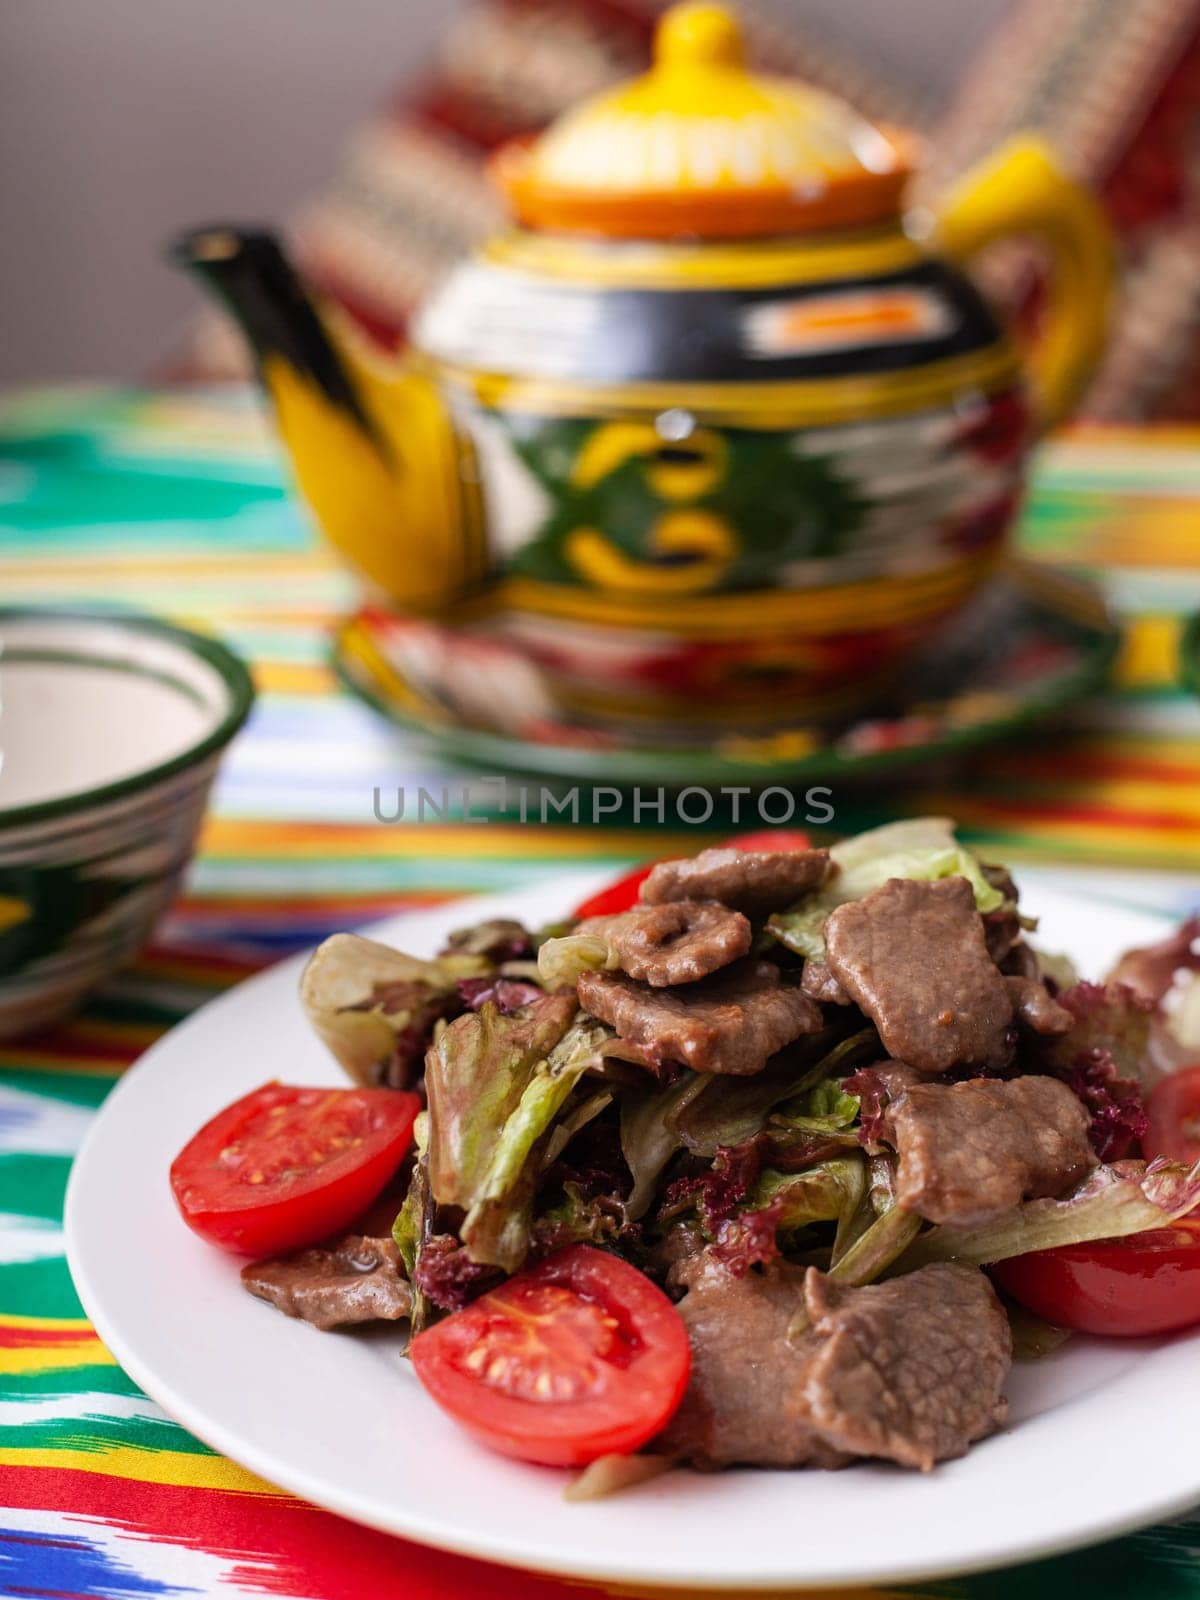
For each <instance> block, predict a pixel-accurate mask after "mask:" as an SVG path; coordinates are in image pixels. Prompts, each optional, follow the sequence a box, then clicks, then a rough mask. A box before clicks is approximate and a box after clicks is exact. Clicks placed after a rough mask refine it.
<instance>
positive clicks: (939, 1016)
mask: <svg viewBox="0 0 1200 1600" xmlns="http://www.w3.org/2000/svg"><path fill="white" fill-rule="evenodd" d="M825 949H826V960H827V962H828V965H829V969H830V971H831V972H832V973H833V975H834V977H835V978H836V979H837V981H838V982H839V983H840V984H841V986H842V988H843V989H844V990H845V991H846V993H847V994H848V995H849V996H850V998H851V999H852V1000H853V1001H855V1002H856V1003H857V1004H858V1005H859V1006H861V1008H862V1009H863V1011H865V1012H866V1014H867V1016H869V1017H870V1019H871V1021H872V1022H873V1023H874V1024H875V1026H876V1027H877V1028H878V1029H879V1037H880V1038H881V1039H882V1040H883V1043H884V1046H885V1048H886V1049H887V1051H888V1053H889V1055H892V1056H894V1057H895V1058H896V1060H898V1061H904V1062H906V1063H907V1064H908V1065H909V1066H910V1067H915V1068H916V1070H917V1071H918V1072H923V1073H925V1074H926V1075H927V1076H929V1077H935V1076H937V1075H939V1074H941V1073H943V1072H948V1071H950V1069H951V1068H952V1067H962V1066H970V1067H982V1068H997V1067H1002V1066H1004V1065H1006V1064H1007V1063H1008V1061H1009V1060H1010V1059H1011V1056H1012V1050H1013V1044H1014V1035H1015V1029H1014V1026H1013V1009H1012V1001H1011V999H1010V998H1009V993H1008V990H1007V989H1006V988H1005V986H1004V979H1003V978H1002V977H1001V975H1000V973H999V972H998V971H997V970H996V965H995V963H994V962H993V960H992V958H991V956H990V955H989V954H988V951H987V946H986V945H985V943H984V938H983V922H982V920H981V918H980V916H979V913H978V911H977V910H976V909H975V896H974V894H973V893H972V890H971V885H970V884H969V883H968V882H967V880H966V879H965V878H957V877H956V878H942V879H940V880H939V881H937V882H935V883H919V882H915V881H913V880H912V879H909V878H891V879H889V880H888V882H887V883H886V884H884V886H883V887H882V888H881V889H876V890H875V891H874V892H873V893H871V894H869V895H867V896H866V898H865V899H863V900H856V901H851V902H850V903H849V904H847V905H843V906H838V908H837V909H836V910H835V911H832V912H831V913H830V915H829V919H828V921H827V922H826V924H825Z"/></svg>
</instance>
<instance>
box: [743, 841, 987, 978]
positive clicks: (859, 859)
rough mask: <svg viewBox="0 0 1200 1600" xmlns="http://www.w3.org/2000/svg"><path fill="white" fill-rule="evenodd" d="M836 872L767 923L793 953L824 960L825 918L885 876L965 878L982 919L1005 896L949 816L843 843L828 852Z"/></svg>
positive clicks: (876, 885)
mask: <svg viewBox="0 0 1200 1600" xmlns="http://www.w3.org/2000/svg"><path fill="white" fill-rule="evenodd" d="M829 858H830V861H831V862H832V863H833V866H834V868H835V870H833V871H832V872H831V873H830V877H829V881H828V882H827V884H826V885H825V887H824V888H823V889H821V890H819V891H818V892H817V893H816V894H812V895H809V896H807V897H806V898H805V899H804V900H802V901H800V903H799V904H798V905H795V906H793V907H792V908H791V909H790V910H788V911H780V912H776V914H775V915H774V916H773V917H770V918H769V919H768V921H767V931H768V933H770V934H772V935H774V937H775V938H776V939H778V941H779V943H780V944H782V945H784V946H785V947H786V948H787V949H789V950H792V951H795V953H796V954H797V955H802V956H807V957H808V958H809V959H810V960H813V961H820V960H823V959H824V956H825V940H824V930H825V919H826V918H827V917H828V916H829V913H830V912H831V911H834V910H836V909H837V907H838V906H840V905H845V904H846V903H847V901H850V900H861V899H863V898H864V897H865V896H866V895H868V894H871V893H872V892H873V891H874V890H875V889H881V888H882V887H883V885H884V884H885V883H887V881H888V879H889V878H916V879H919V880H921V881H928V880H932V879H936V878H949V877H963V878H966V880H967V881H968V883H969V884H970V885H971V888H972V889H973V890H974V893H975V904H976V906H977V907H978V908H979V910H980V912H981V913H983V914H984V915H986V914H987V913H988V912H991V911H999V910H1000V909H1001V907H1002V906H1003V905H1004V904H1005V900H1004V895H1003V893H1002V892H1001V891H1000V890H999V889H997V888H996V887H995V886H994V885H993V884H991V883H989V882H988V880H987V878H986V877H985V876H984V873H983V869H982V867H981V866H980V864H979V861H978V859H977V858H976V857H975V856H974V855H972V853H971V852H970V851H969V850H968V849H966V847H965V846H964V845H961V844H960V843H959V842H958V840H957V839H956V838H955V837H954V825H953V824H952V823H951V822H950V820H949V818H947V817H915V818H913V819H912V820H910V821H906V822H892V823H888V824H887V826H886V827H882V828H872V829H870V830H869V831H868V832H866V833H860V834H856V835H855V836H854V837H853V838H851V839H843V840H841V841H840V843H838V844H835V845H834V846H833V848H832V849H831V850H830V852H829Z"/></svg>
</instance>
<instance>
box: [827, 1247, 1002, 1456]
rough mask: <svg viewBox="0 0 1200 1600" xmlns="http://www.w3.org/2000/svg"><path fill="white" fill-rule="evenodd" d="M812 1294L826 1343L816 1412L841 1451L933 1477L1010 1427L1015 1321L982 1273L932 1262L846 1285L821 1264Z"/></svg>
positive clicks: (968, 1268)
mask: <svg viewBox="0 0 1200 1600" xmlns="http://www.w3.org/2000/svg"><path fill="white" fill-rule="evenodd" d="M804 1298H805V1305H806V1309H807V1311H808V1316H809V1319H810V1322H811V1326H812V1330H813V1333H814V1334H815V1335H817V1336H818V1337H819V1338H820V1339H821V1341H822V1342H821V1346H820V1348H819V1349H818V1351H817V1353H816V1355H815V1356H813V1358H812V1359H811V1360H810V1362H809V1363H808V1371H807V1375H806V1380H805V1386H804V1394H805V1400H806V1402H807V1409H808V1414H809V1416H810V1417H811V1419H812V1421H813V1424H814V1425H815V1426H816V1427H817V1428H818V1429H819V1430H820V1433H821V1435H822V1436H823V1438H825V1439H826V1440H827V1441H828V1443H829V1444H830V1445H832V1446H833V1447H834V1448H835V1449H837V1450H845V1451H846V1452H848V1453H849V1454H850V1455H855V1456H882V1457H883V1458H884V1459H885V1460H888V1461H898V1462H899V1463H900V1465H901V1466H905V1467H919V1468H920V1470H921V1471H922V1472H928V1471H929V1469H930V1468H931V1467H932V1466H933V1464H934V1462H935V1461H946V1460H949V1459H951V1458H953V1457H954V1456H961V1455H964V1454H965V1453H966V1450H967V1447H968V1445H970V1444H972V1443H973V1442H974V1441H975V1440H976V1439H982V1438H983V1437H984V1435H985V1434H988V1433H991V1432H992V1430H993V1428H995V1427H997V1426H998V1425H999V1424H1000V1423H1001V1422H1003V1421H1004V1416H1005V1412H1006V1410H1007V1407H1006V1405H1005V1402H1004V1400H1003V1399H1002V1398H1001V1395H1000V1391H1001V1388H1002V1387H1003V1385H1004V1380H1005V1378H1006V1377H1007V1376H1008V1369H1009V1367H1010V1365H1011V1363H1012V1338H1011V1335H1010V1333H1009V1327H1008V1318H1007V1317H1006V1316H1005V1315H1004V1312H1003V1310H1002V1308H1001V1306H1000V1302H999V1301H998V1300H997V1299H996V1295H995V1291H994V1290H993V1289H992V1286H991V1284H990V1283H989V1282H988V1280H987V1278H986V1277H984V1275H983V1273H982V1272H980V1271H979V1269H978V1268H976V1267H962V1266H956V1265H951V1264H949V1263H939V1264H938V1265H935V1266H929V1267H922V1268H921V1270H920V1271H919V1272H912V1273H909V1275H908V1276H907V1277H904V1278H895V1279H893V1280H892V1281H891V1282H889V1283H879V1284H870V1285H868V1286H867V1287H866V1288H865V1289H851V1288H846V1287H844V1286H843V1285H841V1284H835V1283H833V1282H832V1281H831V1280H830V1279H829V1278H826V1277H825V1276H824V1274H823V1273H820V1272H817V1271H816V1270H815V1269H813V1268H810V1269H809V1272H808V1276H807V1277H806V1278H805V1281H804Z"/></svg>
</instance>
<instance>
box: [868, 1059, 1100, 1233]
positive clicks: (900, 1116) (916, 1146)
mask: <svg viewBox="0 0 1200 1600" xmlns="http://www.w3.org/2000/svg"><path fill="white" fill-rule="evenodd" d="M1089 1124H1090V1119H1089V1116H1088V1112H1087V1109H1086V1108H1085V1106H1084V1105H1083V1103H1082V1102H1081V1101H1080V1100H1079V1099H1078V1097H1077V1096H1076V1095H1075V1094H1073V1093H1072V1091H1071V1090H1070V1089H1068V1088H1067V1086H1066V1084H1065V1083H1060V1082H1059V1080H1058V1079H1057V1078H1040V1077H1028V1078H1012V1079H1008V1080H1000V1079H995V1078H970V1079H968V1080H967V1081H966V1082H965V1083H918V1084H914V1085H913V1086H912V1087H910V1088H908V1089H905V1090H903V1092H902V1093H900V1094H899V1095H898V1096H897V1097H896V1098H895V1099H893V1100H891V1101H889V1102H888V1103H887V1105H886V1106H885V1107H884V1109H883V1115H882V1119H881V1137H882V1138H883V1139H884V1140H885V1141H886V1142H887V1143H888V1144H890V1145H892V1147H893V1148H894V1149H895V1150H896V1151H897V1152H898V1153H899V1157H900V1163H899V1168H898V1170H897V1181H896V1199H897V1201H898V1203H899V1204H900V1205H902V1206H903V1207H904V1208H905V1210H906V1211H915V1212H916V1213H917V1214H918V1215H919V1216H922V1217H925V1218H926V1219H927V1220H928V1221H930V1222H944V1223H949V1224H951V1225H952V1226H954V1227H960V1228H978V1227H980V1226H982V1225H983V1224H984V1223H985V1222H991V1221H994V1220H995V1218H997V1217H1000V1216H1003V1215H1004V1213H1005V1212H1006V1211H1010V1210H1011V1209H1012V1207H1013V1206H1015V1205H1019V1204H1020V1202H1021V1201H1022V1200H1036V1199H1040V1198H1042V1197H1044V1196H1054V1195H1060V1194H1063V1193H1065V1192H1066V1190H1068V1189H1071V1188H1073V1187H1074V1186H1075V1185H1076V1184H1077V1183H1078V1182H1079V1181H1080V1179H1081V1178H1083V1177H1084V1176H1085V1175H1086V1174H1087V1173H1089V1172H1090V1171H1091V1170H1092V1168H1093V1167H1094V1166H1095V1165H1096V1155H1095V1152H1094V1151H1093V1150H1092V1147H1091V1143H1090V1141H1089V1139H1088V1128H1089Z"/></svg>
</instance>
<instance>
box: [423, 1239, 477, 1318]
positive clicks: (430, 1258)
mask: <svg viewBox="0 0 1200 1600" xmlns="http://www.w3.org/2000/svg"><path fill="white" fill-rule="evenodd" d="M496 1277H497V1274H496V1272H495V1270H494V1269H493V1268H491V1267H488V1266H484V1265H483V1264H482V1263H480V1262H478V1261H472V1260H471V1258H470V1256H469V1255H468V1254H467V1252H466V1248H465V1246H463V1245H461V1244H459V1242H458V1240H457V1239H455V1238H453V1237H452V1236H451V1235H450V1234H448V1233H435V1234H433V1235H432V1236H431V1237H430V1238H429V1239H427V1240H426V1241H425V1243H424V1245H423V1246H422V1249H421V1253H420V1255H419V1256H418V1257H417V1260H416V1264H415V1266H414V1267H413V1273H412V1282H413V1287H414V1288H416V1289H419V1290H420V1292H421V1293H422V1294H423V1295H425V1296H426V1298H427V1299H428V1300H430V1301H431V1302H432V1303H433V1304H434V1305H435V1306H437V1308H438V1310H439V1311H461V1310H462V1308H463V1306H465V1305H466V1304H467V1303H468V1301H471V1300H473V1299H474V1298H475V1296H476V1295H477V1294H481V1293H482V1292H483V1290H484V1288H485V1287H486V1286H487V1284H488V1283H489V1281H490V1282H493V1283H494V1282H495V1280H496Z"/></svg>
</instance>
